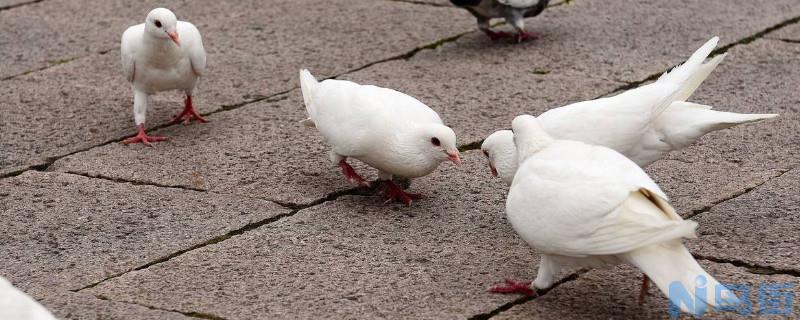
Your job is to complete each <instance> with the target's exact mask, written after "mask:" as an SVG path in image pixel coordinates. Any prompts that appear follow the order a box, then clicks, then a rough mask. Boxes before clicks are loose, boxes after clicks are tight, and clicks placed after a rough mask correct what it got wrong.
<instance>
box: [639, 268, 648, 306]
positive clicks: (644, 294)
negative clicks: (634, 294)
mask: <svg viewBox="0 0 800 320" xmlns="http://www.w3.org/2000/svg"><path fill="white" fill-rule="evenodd" d="M648 289H650V278H648V277H647V275H646V274H645V275H642V289H641V290H640V291H639V305H640V306H641V305H643V304H644V300H645V299H646V298H647V290H648Z"/></svg>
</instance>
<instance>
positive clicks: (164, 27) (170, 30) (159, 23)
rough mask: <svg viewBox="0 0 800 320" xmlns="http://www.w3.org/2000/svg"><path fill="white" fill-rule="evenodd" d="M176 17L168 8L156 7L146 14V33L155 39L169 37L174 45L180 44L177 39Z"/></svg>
mask: <svg viewBox="0 0 800 320" xmlns="http://www.w3.org/2000/svg"><path fill="white" fill-rule="evenodd" d="M177 26H178V18H176V17H175V14H174V13H172V11H169V9H164V8H156V9H153V10H152V11H150V13H149V14H147V19H146V20H145V21H144V29H145V31H146V32H147V34H149V35H151V36H153V37H155V38H157V39H164V40H166V39H171V40H172V42H175V45H177V46H179V47H180V46H181V44H180V41H179V39H178V31H177Z"/></svg>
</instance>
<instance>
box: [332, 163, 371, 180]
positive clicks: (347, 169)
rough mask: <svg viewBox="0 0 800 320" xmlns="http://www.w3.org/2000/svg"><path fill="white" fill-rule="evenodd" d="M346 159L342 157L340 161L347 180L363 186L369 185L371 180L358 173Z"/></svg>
mask: <svg viewBox="0 0 800 320" xmlns="http://www.w3.org/2000/svg"><path fill="white" fill-rule="evenodd" d="M345 160H346V159H342V160H341V161H339V167H340V168H342V174H344V177H345V178H346V179H347V181H350V183H354V184H357V185H359V186H362V187H369V182H368V181H367V180H364V178H362V177H361V176H360V175H358V173H357V172H356V170H355V169H353V167H351V166H350V164H348V163H347V161H345Z"/></svg>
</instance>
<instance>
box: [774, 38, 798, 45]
mask: <svg viewBox="0 0 800 320" xmlns="http://www.w3.org/2000/svg"><path fill="white" fill-rule="evenodd" d="M767 39H770V40H777V41H783V42H786V43H794V44H797V43H800V40H797V39H786V38H767Z"/></svg>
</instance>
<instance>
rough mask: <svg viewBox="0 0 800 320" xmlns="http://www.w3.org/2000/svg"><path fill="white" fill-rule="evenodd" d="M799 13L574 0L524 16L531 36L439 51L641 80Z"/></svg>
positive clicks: (462, 43)
mask: <svg viewBox="0 0 800 320" xmlns="http://www.w3.org/2000/svg"><path fill="white" fill-rule="evenodd" d="M797 16H800V6H797V2H796V1H794V0H781V1H771V2H768V3H767V2H753V1H747V0H734V1H729V0H713V1H702V0H692V1H684V2H682V3H681V4H679V5H678V4H674V3H671V2H664V1H637V2H635V3H632V2H630V1H626V0H613V1H573V2H571V4H569V5H562V6H557V7H554V8H550V9H548V10H546V11H545V12H544V13H543V14H542V15H540V16H538V17H535V18H532V19H528V20H527V24H526V28H528V29H530V30H531V31H535V32H537V33H539V34H540V36H541V37H540V39H538V40H536V41H531V42H527V43H523V44H521V45H515V44H510V43H508V42H503V41H500V42H494V43H493V42H491V41H490V40H489V39H488V38H486V37H485V36H484V35H483V34H481V33H479V32H473V33H470V34H468V35H466V36H464V37H461V38H460V39H459V40H458V41H456V42H455V43H453V44H448V45H445V46H444V47H443V48H442V49H441V50H440V52H441V54H443V55H449V56H466V55H482V56H483V58H484V60H485V66H484V68H487V69H488V68H494V67H495V65H496V64H499V63H502V64H504V65H508V64H517V65H525V66H526V68H525V69H523V70H537V69H538V70H545V71H550V72H558V73H563V72H577V73H579V74H583V75H585V76H586V77H593V78H598V79H613V80H618V81H640V80H643V79H645V78H647V77H648V76H651V75H653V74H656V73H660V72H663V71H665V70H667V68H669V67H670V66H673V65H676V64H678V63H681V62H683V61H684V60H685V59H686V58H687V57H688V56H689V55H690V54H691V53H692V51H693V50H695V49H697V48H698V47H699V46H700V45H701V44H702V43H704V42H705V41H706V40H708V39H710V38H711V37H712V36H714V35H718V36H720V37H721V38H722V39H721V45H724V44H728V43H733V42H736V41H739V40H740V39H744V38H747V37H750V36H752V35H754V34H756V33H758V32H760V31H763V30H765V29H767V28H769V27H771V26H774V25H777V24H779V23H781V22H783V21H785V20H788V19H790V18H794V17H797ZM503 28H506V29H509V27H508V26H505V27H503Z"/></svg>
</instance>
